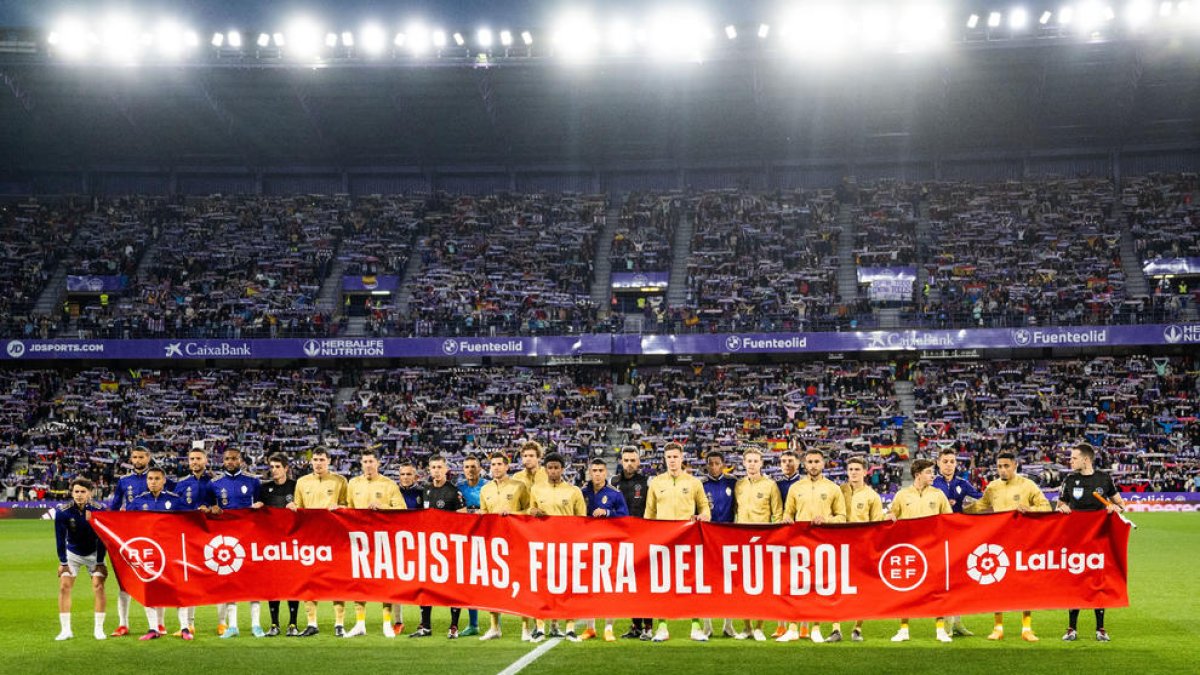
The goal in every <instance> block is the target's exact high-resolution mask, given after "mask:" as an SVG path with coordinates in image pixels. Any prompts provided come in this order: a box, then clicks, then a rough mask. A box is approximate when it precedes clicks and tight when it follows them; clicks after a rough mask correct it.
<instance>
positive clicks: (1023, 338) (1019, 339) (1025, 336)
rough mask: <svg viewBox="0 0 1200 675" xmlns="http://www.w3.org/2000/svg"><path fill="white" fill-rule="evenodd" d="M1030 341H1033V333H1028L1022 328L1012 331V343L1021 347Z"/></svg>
mask: <svg viewBox="0 0 1200 675" xmlns="http://www.w3.org/2000/svg"><path fill="white" fill-rule="evenodd" d="M1032 341H1033V333H1032V332H1030V331H1028V330H1026V329H1024V328H1021V329H1019V330H1015V331H1013V342H1015V343H1017V344H1019V345H1022V346H1023V345H1027V344H1029V343H1030V342H1032Z"/></svg>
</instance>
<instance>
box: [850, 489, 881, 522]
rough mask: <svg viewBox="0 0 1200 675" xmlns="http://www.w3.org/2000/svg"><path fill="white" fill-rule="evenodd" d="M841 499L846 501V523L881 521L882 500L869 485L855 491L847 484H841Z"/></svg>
mask: <svg viewBox="0 0 1200 675" xmlns="http://www.w3.org/2000/svg"><path fill="white" fill-rule="evenodd" d="M842 497H843V498H845V500H846V522H848V523H877V522H879V521H881V520H883V500H882V499H880V498H879V493H878V492H876V491H875V490H872V489H871V486H870V485H863V486H862V487H860V488H859V489H857V490H855V489H854V488H852V487H850V484H849V483H843V484H842Z"/></svg>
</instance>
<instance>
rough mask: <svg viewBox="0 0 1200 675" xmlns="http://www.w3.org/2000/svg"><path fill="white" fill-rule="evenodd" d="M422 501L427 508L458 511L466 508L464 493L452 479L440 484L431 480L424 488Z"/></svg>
mask: <svg viewBox="0 0 1200 675" xmlns="http://www.w3.org/2000/svg"><path fill="white" fill-rule="evenodd" d="M421 502H422V505H423V506H424V507H425V508H427V509H437V510H439V511H458V510H460V509H464V508H466V506H465V505H464V504H463V498H462V493H460V492H459V491H458V488H457V487H455V485H454V483H451V482H450V481H446V482H445V483H442V484H441V485H440V486H439V485H434V484H433V482H432V481H431V482H429V483H428V484H427V485H426V486H425V488H424V494H423V495H422V496H421Z"/></svg>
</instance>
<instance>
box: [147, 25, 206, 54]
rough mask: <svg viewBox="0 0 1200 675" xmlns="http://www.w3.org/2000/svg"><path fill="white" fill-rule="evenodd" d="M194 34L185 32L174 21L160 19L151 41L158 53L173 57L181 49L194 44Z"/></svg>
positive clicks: (179, 52) (196, 40) (181, 51)
mask: <svg viewBox="0 0 1200 675" xmlns="http://www.w3.org/2000/svg"><path fill="white" fill-rule="evenodd" d="M193 40H195V42H199V40H198V39H196V34H195V33H191V34H190V35H189V34H188V33H185V32H184V31H183V30H181V29H180V27H179V24H177V23H175V22H174V21H161V22H159V24H158V25H157V26H156V27H155V28H154V37H153V42H154V44H155V45H157V46H158V53H159V54H160V55H161V56H164V57H166V58H175V57H177V56H179V55H180V54H182V53H183V50H185V49H188V48H190V47H193V46H195V42H193Z"/></svg>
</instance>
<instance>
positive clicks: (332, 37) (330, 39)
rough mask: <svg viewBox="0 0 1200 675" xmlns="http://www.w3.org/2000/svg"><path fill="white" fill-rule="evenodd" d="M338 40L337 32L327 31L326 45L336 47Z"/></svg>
mask: <svg viewBox="0 0 1200 675" xmlns="http://www.w3.org/2000/svg"><path fill="white" fill-rule="evenodd" d="M337 41H338V36H337V33H326V34H325V46H326V47H336V46H337Z"/></svg>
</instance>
